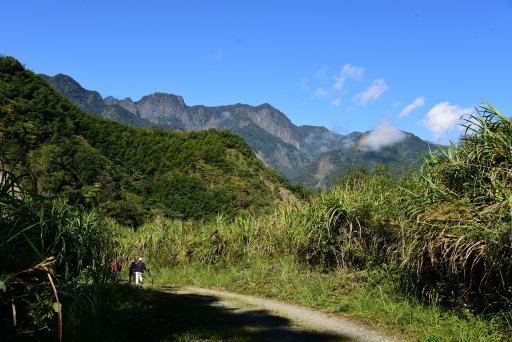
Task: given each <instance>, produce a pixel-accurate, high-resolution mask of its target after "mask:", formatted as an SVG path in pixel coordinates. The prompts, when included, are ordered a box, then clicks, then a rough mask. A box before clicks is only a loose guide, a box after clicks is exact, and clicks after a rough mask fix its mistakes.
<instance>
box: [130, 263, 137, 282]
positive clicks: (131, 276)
mask: <svg viewBox="0 0 512 342" xmlns="http://www.w3.org/2000/svg"><path fill="white" fill-rule="evenodd" d="M136 263H137V260H135V259H132V260H131V261H130V267H128V283H130V284H132V283H133V282H134V280H135V279H134V276H135V274H134V272H135V264H136Z"/></svg>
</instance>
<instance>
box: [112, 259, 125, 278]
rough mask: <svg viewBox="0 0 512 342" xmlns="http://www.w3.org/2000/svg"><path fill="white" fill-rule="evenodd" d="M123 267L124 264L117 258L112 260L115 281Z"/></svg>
mask: <svg viewBox="0 0 512 342" xmlns="http://www.w3.org/2000/svg"><path fill="white" fill-rule="evenodd" d="M122 268H123V266H122V265H121V263H120V262H119V260H117V259H116V260H114V261H112V263H111V264H110V272H112V279H114V281H118V280H119V273H121V269H122Z"/></svg>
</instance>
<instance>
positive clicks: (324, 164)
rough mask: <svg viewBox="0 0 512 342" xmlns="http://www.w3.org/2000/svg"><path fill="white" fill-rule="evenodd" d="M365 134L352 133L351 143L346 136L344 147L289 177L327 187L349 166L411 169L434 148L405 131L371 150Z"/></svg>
mask: <svg viewBox="0 0 512 342" xmlns="http://www.w3.org/2000/svg"><path fill="white" fill-rule="evenodd" d="M368 134H369V132H366V133H354V134H352V135H351V139H352V143H349V142H348V141H349V140H348V137H347V140H346V146H345V147H343V148H341V149H336V150H332V151H328V152H325V153H323V154H321V155H320V156H319V157H318V158H317V159H316V160H314V161H313V162H312V163H310V164H309V165H307V166H306V167H305V168H303V169H301V170H299V172H297V173H296V174H295V175H294V176H293V177H292V179H293V180H294V181H297V182H299V183H301V184H303V185H304V186H306V187H308V188H326V187H329V186H330V185H332V183H333V182H334V181H336V180H337V179H339V178H340V177H342V176H343V175H346V174H347V172H348V171H349V170H350V169H352V170H357V169H359V168H361V167H364V168H365V169H366V170H367V171H370V172H371V171H374V170H375V169H376V168H377V167H379V166H386V167H389V168H390V169H391V171H392V172H394V173H398V172H402V171H406V170H414V169H418V168H419V167H420V165H421V157H422V155H424V154H426V153H428V152H429V151H430V150H431V149H432V150H434V149H435V148H436V146H435V145H431V144H429V143H427V142H425V141H423V140H421V139H420V138H418V137H417V136H415V135H414V134H411V133H405V139H403V140H402V141H400V142H398V143H396V144H393V145H391V146H386V147H383V148H381V149H378V150H372V149H370V148H368V147H367V146H365V145H364V139H365V138H366V137H367V136H368Z"/></svg>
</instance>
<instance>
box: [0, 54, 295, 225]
mask: <svg viewBox="0 0 512 342" xmlns="http://www.w3.org/2000/svg"><path fill="white" fill-rule="evenodd" d="M0 150H1V151H2V158H3V160H4V161H5V162H6V163H7V164H8V165H10V168H11V169H12V170H13V171H16V173H17V174H29V175H30V176H31V178H32V180H33V182H31V184H30V186H31V187H32V188H33V189H34V190H37V192H38V193H39V194H41V195H43V196H45V197H47V198H51V197H54V196H57V195H64V196H66V197H68V198H70V199H71V201H73V202H76V203H80V204H83V205H86V206H97V207H98V208H99V210H100V212H101V213H103V214H104V215H108V216H112V217H114V218H116V219H118V220H119V221H120V222H121V223H123V224H126V225H138V224H140V223H141V222H143V220H144V219H146V218H147V217H148V216H150V215H153V214H154V213H162V214H164V215H167V216H170V217H180V218H184V219H188V218H194V219H207V218H210V217H212V216H215V215H217V214H218V213H222V214H224V215H228V216H234V215H237V214H254V213H256V212H258V211H260V210H262V209H263V210H264V209H268V208H269V207H270V206H271V205H272V204H273V203H275V202H276V201H279V200H281V199H282V197H283V196H286V194H289V193H290V190H289V189H291V186H290V185H289V184H287V183H286V182H285V181H284V180H283V179H282V178H281V177H279V176H278V175H277V174H276V173H275V172H272V171H270V170H268V169H266V168H265V167H264V166H263V164H262V163H261V162H260V161H259V160H258V159H257V158H256V157H255V156H254V155H253V153H252V151H251V149H250V148H249V146H247V145H246V144H245V143H244V142H243V140H242V139H241V138H239V137H238V136H236V135H233V134H231V133H229V132H227V131H215V130H208V131H202V132H192V133H181V132H168V131H163V130H160V129H141V128H134V127H128V126H124V125H121V124H118V123H115V122H112V121H109V120H104V119H101V118H97V117H93V116H91V115H88V114H85V113H84V112H82V111H80V110H79V109H77V108H76V107H75V106H74V105H73V104H72V103H71V102H69V101H68V100H66V99H65V98H63V97H62V96H61V95H59V94H57V93H56V92H55V91H54V90H52V89H51V87H50V86H48V85H47V84H46V83H45V82H44V81H43V80H42V79H41V78H39V77H37V76H36V75H34V74H33V73H32V72H30V71H27V70H24V68H23V67H22V66H21V65H20V64H19V62H18V61H16V60H15V59H13V58H9V57H2V58H0Z"/></svg>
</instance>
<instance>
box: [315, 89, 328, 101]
mask: <svg viewBox="0 0 512 342" xmlns="http://www.w3.org/2000/svg"><path fill="white" fill-rule="evenodd" d="M313 95H314V96H315V97H318V98H319V99H321V98H324V97H326V96H327V95H329V93H328V92H327V91H326V90H325V89H324V88H322V87H320V88H317V89H316V90H315V93H314V94H313Z"/></svg>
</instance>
